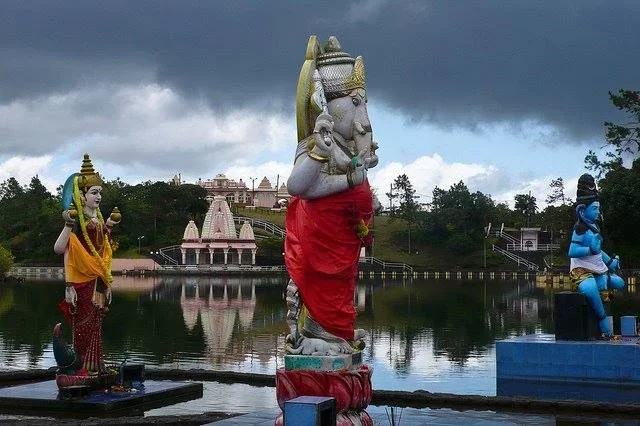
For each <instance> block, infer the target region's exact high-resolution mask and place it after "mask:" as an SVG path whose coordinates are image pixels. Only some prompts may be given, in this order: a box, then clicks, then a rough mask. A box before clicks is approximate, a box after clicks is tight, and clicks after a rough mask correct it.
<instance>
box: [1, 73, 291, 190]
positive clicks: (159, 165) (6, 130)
mask: <svg viewBox="0 0 640 426" xmlns="http://www.w3.org/2000/svg"><path fill="white" fill-rule="evenodd" d="M0 140H2V141H3V144H2V148H0V155H2V154H5V155H12V156H14V155H27V156H39V155H45V154H49V153H51V152H53V151H57V152H64V153H65V154H69V153H78V154H79V155H80V154H81V153H82V152H90V153H92V154H93V157H95V158H97V159H101V160H102V161H105V162H108V163H111V164H114V165H117V166H120V167H122V168H123V169H125V170H126V171H128V172H129V173H130V175H133V176H134V177H136V178H140V179H146V178H147V176H150V175H167V176H168V175H172V174H173V173H174V172H175V171H176V170H181V171H185V172H187V171H189V172H190V173H193V174H194V175H197V174H206V173H209V174H215V172H216V171H217V170H220V169H222V168H224V167H228V166H229V165H232V164H246V163H247V162H251V161H255V160H256V159H258V158H259V157H260V155H261V154H262V155H264V154H265V153H269V152H273V151H276V150H278V149H281V148H283V147H284V146H286V144H287V143H289V142H290V141H294V140H295V128H294V123H293V122H292V120H290V119H289V117H284V116H281V115H278V114H277V113H271V112H270V111H267V112H261V111H255V110H249V109H240V110H231V111H222V112H221V111H218V110H214V109H212V108H211V107H210V106H208V104H207V103H206V102H204V101H201V102H190V101H187V100H186V99H185V98H183V97H182V96H180V94H179V93H177V92H175V91H173V90H172V89H170V88H167V87H163V86H160V85H158V84H137V85H126V86H115V85H96V86H92V87H79V88H75V89H74V90H72V91H69V92H66V93H57V94H52V95H48V96H44V97H41V98H38V99H34V100H16V101H13V102H12V103H9V104H4V105H0Z"/></svg>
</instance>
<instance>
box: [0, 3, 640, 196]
mask: <svg viewBox="0 0 640 426" xmlns="http://www.w3.org/2000/svg"><path fill="white" fill-rule="evenodd" d="M639 18H640V3H639V2H637V1H588V0H584V1H571V2H566V1H559V0H554V1H544V2H543V1H540V2H520V1H502V2H497V1H496V2H492V1H482V2H474V1H442V2H431V1H417V0H416V1H413V0H408V1H390V0H361V1H351V2H349V1H322V2H314V3H307V2H301V1H298V0H291V1H238V0H233V1H228V2H223V1H197V2H196V1H186V0H183V1H179V2H178V1H153V2H146V1H138V0H137V1H130V0H127V1H113V0H112V1H87V0H82V1H76V0H64V1H53V0H42V1H25V0H17V1H11V0H3V1H2V2H0V180H4V179H6V178H7V177H9V176H15V177H17V178H18V179H19V180H20V181H21V182H25V183H26V182H28V180H29V179H30V177H31V176H33V175H34V174H36V173H37V174H38V175H39V176H40V177H41V179H42V180H43V181H44V182H45V184H46V185H47V186H48V187H50V188H51V189H53V188H55V187H56V186H57V185H58V184H61V183H62V182H63V181H64V179H65V178H66V176H68V175H69V174H71V173H72V172H75V171H77V170H78V169H79V166H80V163H81V159H82V153H83V152H90V153H91V154H92V157H93V158H94V164H95V166H96V168H97V169H98V170H99V171H101V172H102V174H103V175H105V176H106V177H107V178H115V177H120V178H122V179H123V180H125V181H126V182H129V183H137V182H140V181H145V180H149V179H151V180H168V179H170V178H171V177H172V176H173V175H174V174H175V173H182V176H183V178H184V179H186V180H187V181H192V182H193V181H195V180H196V179H198V178H203V179H205V178H211V177H213V176H214V175H215V174H217V173H220V172H224V173H226V174H227V175H228V176H229V177H232V178H235V179H239V178H242V179H244V180H246V181H248V180H249V178H251V177H257V178H259V179H261V178H262V177H263V176H267V177H268V178H269V179H270V180H271V181H272V182H274V183H275V180H276V178H277V175H278V174H279V175H280V180H281V181H282V180H284V179H286V177H287V176H288V174H289V173H290V170H291V164H292V161H293V154H294V150H295V146H296V142H297V141H296V132H295V116H294V98H295V87H296V82H297V78H298V73H299V71H300V66H301V64H302V61H303V59H304V52H305V48H306V44H307V39H308V37H309V35H311V34H317V35H318V36H319V37H320V38H321V40H322V42H324V41H325V40H326V39H327V37H328V36H329V35H332V34H335V35H337V36H338V38H339V39H340V41H341V43H342V46H343V48H344V49H345V50H346V51H347V52H349V53H351V54H352V55H354V56H355V55H362V56H363V57H364V59H365V63H366V67H367V90H368V98H369V110H370V115H371V121H372V126H373V129H374V136H375V139H376V140H377V141H378V143H379V145H380V150H379V152H378V153H379V155H380V159H381V161H380V164H379V165H378V166H377V167H376V168H375V169H373V170H371V171H370V180H371V181H372V185H373V186H375V187H377V188H378V192H379V193H384V192H385V191H386V190H388V187H389V183H390V182H391V181H392V180H393V179H394V178H395V177H396V176H397V175H398V174H401V173H407V174H408V175H409V178H410V179H411V182H412V183H413V184H414V186H415V187H416V188H417V190H418V193H419V194H420V195H421V196H422V201H423V202H429V200H430V195H431V191H432V190H433V187H434V186H435V185H438V186H440V187H444V188H448V186H449V185H451V184H452V183H455V182H457V181H459V180H464V181H465V183H467V184H468V186H470V188H471V189H472V190H480V191H483V192H485V193H489V194H491V195H492V196H493V197H494V199H496V200H498V201H512V199H513V196H514V195H515V194H516V193H520V192H526V191H532V193H533V194H534V195H536V196H537V197H538V200H539V204H542V203H541V202H542V201H543V199H544V197H545V196H546V194H547V192H548V189H547V188H548V184H549V182H550V180H551V179H553V178H556V177H563V178H564V179H565V180H566V181H567V182H568V183H569V191H570V192H575V181H576V180H577V177H578V176H579V175H580V174H581V173H583V172H584V169H583V159H584V156H585V154H586V152H587V151H588V149H590V148H592V149H596V150H598V149H599V148H600V147H601V146H602V145H603V128H602V122H603V121H605V120H623V119H624V117H621V116H620V115H619V114H618V113H617V111H616V110H615V109H614V108H613V107H612V106H611V105H610V102H609V100H608V94H607V93H608V91H609V90H617V89H619V88H630V89H634V88H635V89H637V88H638V85H637V75H638V68H639V66H638V65H639V64H638V62H640V57H639V55H638V54H637V52H638V49H637V44H638V40H640V29H639V27H638V25H637V22H638V21H639ZM571 196H572V197H574V196H575V194H571Z"/></svg>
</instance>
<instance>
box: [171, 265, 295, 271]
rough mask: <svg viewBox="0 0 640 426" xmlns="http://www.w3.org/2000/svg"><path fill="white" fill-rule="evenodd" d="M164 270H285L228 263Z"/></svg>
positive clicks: (182, 266)
mask: <svg viewBox="0 0 640 426" xmlns="http://www.w3.org/2000/svg"><path fill="white" fill-rule="evenodd" d="M164 269H168V270H175V271H180V270H182V271H199V272H206V271H251V272H269V271H271V272H276V271H277V272H284V271H286V270H287V269H286V268H285V266H284V265H268V266H258V265H238V264H231V263H228V264H226V265H218V264H214V265H167V266H164Z"/></svg>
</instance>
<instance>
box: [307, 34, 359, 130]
mask: <svg viewBox="0 0 640 426" xmlns="http://www.w3.org/2000/svg"><path fill="white" fill-rule="evenodd" d="M316 70H317V71H318V73H319V74H320V80H321V82H322V89H323V91H324V96H325V97H326V100H331V99H335V98H339V97H342V96H346V95H348V94H349V93H351V92H352V91H353V90H356V89H365V87H366V76H365V67H364V60H363V59H362V57H361V56H358V57H357V58H355V59H354V58H353V57H351V55H349V54H348V53H346V52H343V51H342V46H341V45H340V42H339V41H338V39H337V38H336V37H335V36H331V37H329V41H328V42H327V44H326V45H325V47H324V48H321V47H320V44H319V43H318V37H317V36H316V35H312V36H311V37H309V42H308V43H307V52H306V55H305V61H304V63H303V64H302V69H301V70H300V77H299V78H298V87H297V91H296V121H297V126H298V141H301V140H303V139H305V138H306V137H308V136H309V135H311V134H312V133H313V127H314V124H315V119H316V117H317V116H318V114H319V113H320V112H321V111H319V110H318V106H317V105H315V104H314V103H313V102H312V100H311V99H312V95H313V93H314V84H313V83H314V82H313V74H314V72H315V71H316Z"/></svg>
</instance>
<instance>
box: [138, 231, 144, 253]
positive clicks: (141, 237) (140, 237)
mask: <svg viewBox="0 0 640 426" xmlns="http://www.w3.org/2000/svg"><path fill="white" fill-rule="evenodd" d="M143 238H144V235H140V236H139V237H138V255H139V254H140V240H141V239H143Z"/></svg>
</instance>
